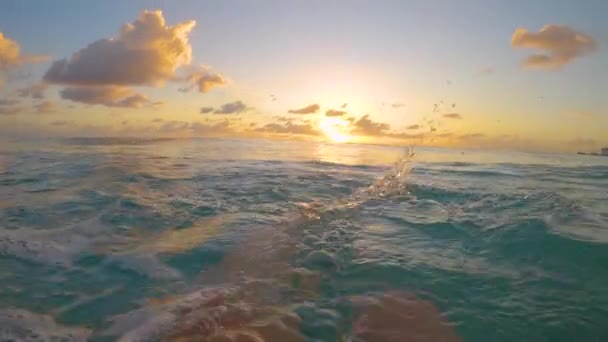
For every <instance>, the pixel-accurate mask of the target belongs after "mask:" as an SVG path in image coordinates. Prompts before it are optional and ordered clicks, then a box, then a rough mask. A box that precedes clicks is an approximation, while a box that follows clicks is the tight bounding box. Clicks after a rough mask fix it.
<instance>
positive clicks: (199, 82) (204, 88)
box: [178, 66, 230, 93]
mask: <svg viewBox="0 0 608 342" xmlns="http://www.w3.org/2000/svg"><path fill="white" fill-rule="evenodd" d="M178 79H179V78H178ZM183 80H184V81H185V82H187V83H189V85H188V86H187V87H183V88H180V89H179V90H180V91H181V92H188V91H190V90H192V88H196V89H197V90H198V92H199V93H207V92H209V91H210V90H211V89H213V88H215V87H221V86H225V85H227V84H229V83H230V81H229V80H228V79H227V78H226V77H225V76H224V75H222V74H219V73H216V72H214V71H211V70H210V68H208V67H206V66H201V67H198V68H189V70H188V71H187V75H186V76H184V77H183Z"/></svg>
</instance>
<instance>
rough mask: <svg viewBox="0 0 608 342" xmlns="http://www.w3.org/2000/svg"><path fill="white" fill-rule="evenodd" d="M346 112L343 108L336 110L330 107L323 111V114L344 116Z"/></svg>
mask: <svg viewBox="0 0 608 342" xmlns="http://www.w3.org/2000/svg"><path fill="white" fill-rule="evenodd" d="M346 114H348V113H346V111H343V110H337V109H330V110H328V111H327V112H325V116H327V117H330V118H331V117H336V116H344V115H346Z"/></svg>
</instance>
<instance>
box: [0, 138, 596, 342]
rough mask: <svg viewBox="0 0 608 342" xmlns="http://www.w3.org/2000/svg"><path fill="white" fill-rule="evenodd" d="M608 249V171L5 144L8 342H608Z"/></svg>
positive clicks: (384, 152)
mask: <svg viewBox="0 0 608 342" xmlns="http://www.w3.org/2000/svg"><path fill="white" fill-rule="evenodd" d="M396 162H397V165H395V163H396ZM607 243H608V158H601V157H590V156H576V155H574V156H570V155H541V154H527V153H505V152H482V151H474V150H448V149H431V148H416V149H415V156H413V157H411V156H407V155H406V156H405V157H404V149H403V148H396V147H383V146H370V145H354V144H342V145H340V144H338V145H334V144H324V143H309V142H284V141H281V142H276V141H268V142H265V141H253V140H219V139H218V140H215V139H201V140H186V141H177V140H176V141H170V140H169V141H164V140H158V141H152V140H151V141H145V140H137V141H130V140H116V139H79V140H65V141H47V142H44V144H42V143H40V142H38V143H35V144H30V145H24V144H4V145H3V146H2V147H0V284H2V285H1V286H0V340H2V341H4V340H16V341H20V340H32V341H45V340H53V339H52V338H56V339H58V340H60V339H64V340H68V341H72V340H73V341H80V340H93V341H96V340H97V341H112V340H117V339H121V338H122V340H124V341H157V340H171V339H177V338H178V337H182V338H185V337H184V336H188V338H190V340H201V339H203V340H204V339H205V338H210V336H215V337H217V336H219V335H222V334H224V335H226V336H232V340H238V339H236V337H235V336H237V335H238V334H241V335H239V336H240V337H239V338H242V339H241V340H239V341H250V340H251V341H254V340H256V339H255V338H258V339H257V340H261V339H266V340H276V341H292V340H293V341H299V340H309V341H347V340H369V341H381V340H391V339H388V338H385V339H383V338H380V337H378V336H381V335H373V334H367V335H366V334H365V333H362V331H365V330H366V329H368V330H372V329H373V324H374V323H373V321H374V317H375V316H374V315H380V317H381V320H382V321H383V322H389V323H390V321H391V319H389V317H397V316H399V315H398V313H401V314H403V317H405V318H399V319H401V320H402V321H399V322H398V323H397V324H396V325H398V326H399V329H397V330H399V333H400V334H401V335H394V336H393V339H392V340H395V341H400V340H408V338H409V339H411V340H414V339H413V337H414V336H415V337H416V338H417V340H421V341H424V340H429V341H439V340H460V339H462V340H465V341H606V340H608V325H607V323H608V266H607V265H608V245H607ZM391 296H392V297H391ZM382 298H388V299H386V301H384V299H382ZM404 298H407V299H404ZM374 300H375V302H374V303H376V304H378V303H379V304H378V305H377V306H376V307H375V308H376V309H375V311H374V310H371V309H369V307H370V306H369V305H368V303H369V302H370V301H374ZM361 303H364V304H361ZM366 303H367V304H366ZM387 303H388V304H387ZM395 303H397V304H395ZM366 305H367V306H366ZM363 307H365V308H363ZM389 307H395V308H396V309H394V310H393V311H390V310H388V309H387V308H389ZM362 308H363V309H362ZM383 310H384V311H383ZM366 313H367V314H366ZM364 316H365V317H366V318H365V319H362V318H361V317H364ZM399 317H401V316H399ZM366 319H367V321H366ZM362 322H363V323H362ZM365 322H367V323H365ZM389 323H386V324H389ZM427 323H428V324H427ZM365 324H367V325H368V326H367V328H366V326H365ZM427 325H428V328H426V326H427ZM395 329H396V328H395ZM408 329H409V330H408ZM410 330H411V331H414V330H415V334H414V332H410ZM247 331H249V332H247ZM247 334H249V335H247ZM243 336H246V337H247V336H248V337H247V338H249V339H246V338H245V337H243ZM386 336H387V335H385V337H386ZM184 340H188V339H187V338H185V339H184ZM217 340H218V341H219V340H221V339H217ZM224 340H230V339H224ZM222 341H223V340H222Z"/></svg>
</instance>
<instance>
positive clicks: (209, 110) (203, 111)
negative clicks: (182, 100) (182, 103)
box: [200, 107, 214, 114]
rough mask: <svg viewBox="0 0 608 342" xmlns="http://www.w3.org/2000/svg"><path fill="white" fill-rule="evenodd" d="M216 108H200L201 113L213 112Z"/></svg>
mask: <svg viewBox="0 0 608 342" xmlns="http://www.w3.org/2000/svg"><path fill="white" fill-rule="evenodd" d="M213 110H214V108H213V107H202V108H201V110H200V113H201V114H208V113H211V112H213Z"/></svg>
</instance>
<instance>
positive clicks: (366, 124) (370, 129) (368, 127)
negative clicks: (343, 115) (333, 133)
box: [350, 114, 391, 136]
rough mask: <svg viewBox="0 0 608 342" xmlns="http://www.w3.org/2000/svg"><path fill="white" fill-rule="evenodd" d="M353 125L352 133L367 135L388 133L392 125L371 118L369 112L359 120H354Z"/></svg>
mask: <svg viewBox="0 0 608 342" xmlns="http://www.w3.org/2000/svg"><path fill="white" fill-rule="evenodd" d="M351 126H352V129H351V131H350V133H351V134H355V135H367V136H382V135H386V134H387V133H388V131H389V130H390V129H391V126H390V125H389V124H387V123H382V122H375V121H373V120H371V119H370V118H369V114H368V115H364V116H362V117H360V118H359V119H358V120H356V121H354V122H353V123H352V125H351Z"/></svg>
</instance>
